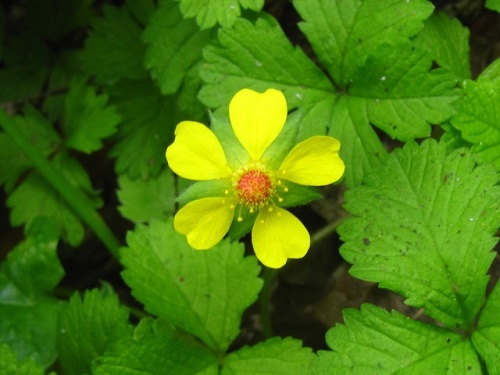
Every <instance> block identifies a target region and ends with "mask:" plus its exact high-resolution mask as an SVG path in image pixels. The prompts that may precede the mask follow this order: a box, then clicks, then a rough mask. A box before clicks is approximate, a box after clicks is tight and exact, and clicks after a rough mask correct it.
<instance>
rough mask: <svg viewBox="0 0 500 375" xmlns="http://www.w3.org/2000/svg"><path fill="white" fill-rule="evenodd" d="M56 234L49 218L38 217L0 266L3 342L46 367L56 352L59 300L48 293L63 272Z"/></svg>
mask: <svg viewBox="0 0 500 375" xmlns="http://www.w3.org/2000/svg"><path fill="white" fill-rule="evenodd" d="M57 238H58V234H57V231H56V230H55V228H54V227H53V226H52V224H51V223H50V222H49V221H40V220H38V221H37V222H36V223H34V224H33V227H32V230H31V231H30V233H28V237H27V238H26V239H25V240H24V241H23V242H22V243H20V244H19V245H18V246H16V248H14V249H13V250H12V251H11V252H10V253H9V255H8V257H7V259H6V261H4V262H3V263H2V265H1V268H0V342H2V343H7V344H8V345H9V346H10V347H11V348H12V349H13V350H14V351H15V352H16V353H17V356H18V358H19V359H21V360H24V359H27V358H31V359H34V360H35V361H36V362H37V363H38V364H40V365H42V366H44V367H47V366H48V365H49V364H51V363H52V361H54V359H55V358H56V355H57V350H56V329H57V313H58V305H59V303H58V301H57V300H56V299H54V298H52V297H50V296H48V293H50V292H51V291H52V289H53V288H54V287H55V286H56V285H57V284H58V283H59V282H60V280H61V278H62V277H63V275H64V271H63V268H62V266H61V264H60V263H59V260H58V258H57V252H56V248H57ZM1 358H3V356H1V355H0V363H1ZM0 367H1V366H0ZM16 374H17V373H16Z"/></svg>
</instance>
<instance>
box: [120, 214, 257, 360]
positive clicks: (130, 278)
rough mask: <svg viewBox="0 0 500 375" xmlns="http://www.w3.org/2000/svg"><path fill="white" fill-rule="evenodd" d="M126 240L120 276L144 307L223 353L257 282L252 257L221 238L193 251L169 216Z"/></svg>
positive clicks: (238, 246)
mask: <svg viewBox="0 0 500 375" xmlns="http://www.w3.org/2000/svg"><path fill="white" fill-rule="evenodd" d="M127 243H128V246H129V247H128V248H124V249H122V251H121V255H122V262H123V264H124V265H125V271H124V272H123V278H124V279H125V281H126V282H127V284H128V285H129V286H131V288H132V294H133V295H134V296H135V297H136V298H137V299H138V300H139V301H141V302H142V303H143V304H144V306H145V308H146V310H147V311H148V312H150V313H152V314H155V315H157V316H159V317H165V318H167V319H168V321H169V322H171V323H172V324H174V325H175V326H177V327H179V328H181V329H182V330H184V331H187V332H189V333H191V334H193V335H195V336H197V337H199V338H200V339H201V340H202V341H203V342H205V343H206V344H207V345H208V346H210V347H211V348H213V349H214V350H216V351H217V352H219V353H222V352H224V351H225V350H226V349H227V348H228V346H229V344H230V343H231V342H232V341H233V340H234V338H235V337H236V336H237V335H238V332H239V325H240V319H241V314H242V313H243V311H244V310H245V309H246V308H247V307H248V306H249V305H250V304H251V303H252V302H254V301H255V299H256V298H257V294H258V292H259V290H260V288H261V286H262V281H261V280H260V279H259V278H258V277H257V274H258V272H259V267H258V266H257V263H256V260H255V258H254V257H247V258H244V257H243V246H242V245H241V244H239V243H233V244H230V243H229V242H228V241H227V240H226V241H223V242H221V243H220V244H218V245H216V246H215V247H214V248H212V249H210V250H209V251H197V250H193V249H192V248H191V247H190V246H189V245H188V244H187V242H186V239H185V237H184V236H182V235H180V234H178V233H177V232H175V230H174V228H173V225H172V220H168V221H167V222H161V221H156V220H154V221H152V222H151V224H150V226H149V227H146V226H143V225H138V226H137V227H136V229H135V230H134V231H133V232H130V233H129V234H128V235H127Z"/></svg>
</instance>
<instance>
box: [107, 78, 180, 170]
mask: <svg viewBox="0 0 500 375" xmlns="http://www.w3.org/2000/svg"><path fill="white" fill-rule="evenodd" d="M109 92H110V93H111V101H112V103H113V104H115V105H116V106H117V108H118V112H119V113H120V115H121V116H122V122H121V124H120V126H119V128H118V133H117V142H116V144H115V146H114V147H113V149H112V150H111V153H110V154H111V156H113V157H116V158H117V160H116V172H117V173H118V174H125V173H126V174H127V175H128V176H129V178H131V179H136V178H139V177H141V178H144V179H146V178H149V177H150V176H158V175H159V174H160V172H161V171H162V170H163V168H164V166H165V165H166V163H167V162H166V159H165V150H166V148H167V146H168V145H169V144H170V143H171V142H172V141H173V139H172V138H173V134H174V128H175V125H176V124H177V118H178V117H179V114H178V113H177V108H176V105H175V100H174V99H175V98H174V97H172V96H163V95H161V94H160V92H159V91H158V89H157V88H156V87H155V86H154V84H153V83H152V82H151V81H149V80H143V81H123V82H120V83H118V84H116V85H114V86H113V87H111V88H110V89H109Z"/></svg>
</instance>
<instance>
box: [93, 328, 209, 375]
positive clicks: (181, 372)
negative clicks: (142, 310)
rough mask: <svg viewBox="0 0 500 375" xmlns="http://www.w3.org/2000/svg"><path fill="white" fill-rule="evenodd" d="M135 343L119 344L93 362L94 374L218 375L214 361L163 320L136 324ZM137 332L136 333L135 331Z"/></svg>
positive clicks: (129, 341) (204, 351)
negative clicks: (166, 325) (167, 325)
mask: <svg viewBox="0 0 500 375" xmlns="http://www.w3.org/2000/svg"><path fill="white" fill-rule="evenodd" d="M139 327H140V331H141V332H140V333H138V334H135V335H134V336H135V339H134V340H131V339H130V340H122V341H119V342H118V343H117V344H116V346H115V347H114V348H113V349H112V350H110V351H108V352H107V353H106V354H105V355H104V356H102V357H100V358H98V359H96V361H95V362H94V366H93V367H94V368H93V372H92V374H94V375H136V374H141V375H157V374H175V375H217V374H218V373H219V370H218V363H217V358H216V357H215V356H214V355H213V353H211V352H210V351H209V350H208V349H207V348H205V347H203V346H201V345H200V344H199V343H198V342H195V341H194V340H191V339H188V338H186V337H184V336H182V335H180V334H177V333H176V332H174V331H172V329H171V328H170V327H165V323H164V322H162V321H156V322H154V323H152V322H148V324H146V326H144V325H141V324H140V325H139ZM136 331H137V330H136Z"/></svg>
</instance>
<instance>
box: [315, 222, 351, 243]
mask: <svg viewBox="0 0 500 375" xmlns="http://www.w3.org/2000/svg"><path fill="white" fill-rule="evenodd" d="M342 221H344V218H342V219H338V220H335V221H332V222H331V223H328V225H325V226H324V227H323V228H321V229H320V230H318V231H317V232H315V233H314V234H313V235H312V236H311V246H313V245H316V244H317V243H318V242H321V241H322V240H324V239H325V238H326V237H328V236H330V235H331V234H333V233H335V232H336V231H337V228H338V226H339V225H340V223H342Z"/></svg>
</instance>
